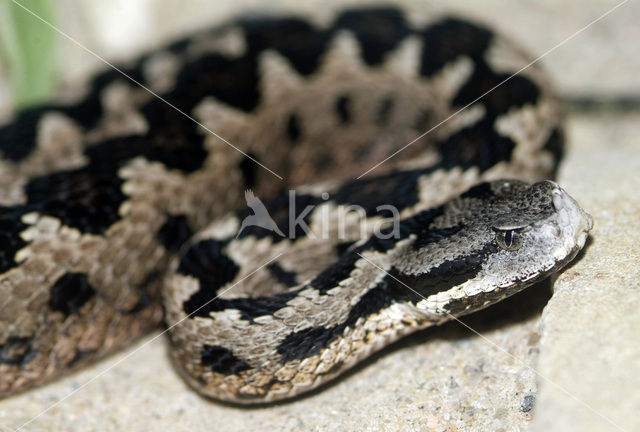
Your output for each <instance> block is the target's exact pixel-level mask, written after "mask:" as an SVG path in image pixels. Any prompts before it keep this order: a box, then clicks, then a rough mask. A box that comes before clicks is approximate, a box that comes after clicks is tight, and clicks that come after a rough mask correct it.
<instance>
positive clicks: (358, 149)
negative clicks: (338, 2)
mask: <svg viewBox="0 0 640 432" xmlns="http://www.w3.org/2000/svg"><path fill="white" fill-rule="evenodd" d="M528 62H529V58H528V57H527V56H526V55H525V54H523V52H522V51H521V50H520V49H519V48H517V47H515V46H514V45H512V44H511V43H510V42H509V41H507V40H505V39H503V38H502V37H500V36H499V35H496V34H495V33H494V32H493V31H491V30H490V29H488V28H486V27H484V26H482V25H480V24H475V23H472V22H469V21H467V20H465V19H461V18H458V17H453V16H433V17H430V18H428V19H421V20H419V19H416V18H413V17H410V16H407V15H406V14H405V13H403V12H402V11H401V10H399V9H396V8H394V7H372V8H357V9H348V10H342V11H339V12H336V13H335V14H334V15H333V16H332V17H331V19H330V20H325V21H324V22H321V21H317V20H316V21H314V20H312V19H306V18H301V17H297V16H279V17H273V16H250V17H241V18H238V19H236V20H233V21H232V22H229V23H228V24H224V25H221V26H218V27H216V28H213V29H210V30H206V31H201V32H199V33H196V34H194V35H192V36H190V37H188V38H184V39H181V40H178V41H175V42H174V43H172V44H170V45H167V46H165V47H163V48H160V49H157V50H155V51H153V52H149V53H147V54H145V55H142V56H141V57H139V58H137V59H135V60H133V61H130V62H129V63H127V64H124V65H123V66H121V71H122V72H124V73H126V74H127V75H128V76H129V77H131V78H133V79H134V80H136V81H138V82H139V83H142V84H144V86H146V89H145V88H143V87H140V86H138V85H136V84H135V83H133V82H132V81H130V80H129V79H127V78H126V77H125V76H124V75H123V74H121V73H120V72H118V71H115V70H113V69H109V70H105V71H104V72H102V73H99V74H97V75H95V76H94V77H93V78H92V80H91V81H90V82H89V84H87V85H86V86H85V88H83V89H82V91H81V92H80V91H79V92H77V93H76V94H74V95H72V96H69V95H63V96H64V97H62V96H61V97H60V98H59V99H56V100H55V101H53V102H51V103H48V104H44V105H40V106H36V107H32V108H27V109H24V110H22V111H20V112H17V113H16V114H15V115H14V117H13V118H12V119H11V120H10V121H9V122H7V123H5V124H4V125H2V126H0V395H2V396H7V395H11V394H14V393H16V392H19V391H23V390H25V389H28V388H31V387H33V386H35V385H39V384H42V383H45V382H47V381H50V380H51V379H53V378H56V377H58V376H60V375H62V374H64V373H67V372H69V371H71V370H74V369H77V368H80V367H82V366H84V365H86V364H88V363H90V362H93V361H95V360H96V359H99V358H101V357H104V356H105V355H107V354H109V353H112V352H114V351H116V350H118V349H121V348H122V347H124V346H126V345H128V344H130V343H131V342H132V341H133V340H135V339H137V338H139V337H141V336H142V335H144V334H146V333H148V332H149V331H151V330H152V329H156V328H158V327H159V326H160V325H161V323H162V322H164V324H165V326H166V327H167V333H168V334H169V341H170V342H169V345H170V347H171V350H170V356H171V358H172V361H173V363H174V364H175V366H176V369H177V370H178V371H179V373H180V374H181V375H182V376H184V378H185V379H186V381H187V382H188V383H189V384H190V385H191V386H192V387H193V388H195V389H197V390H198V391H199V392H201V393H202V394H204V395H207V396H210V397H213V398H215V399H219V400H225V401H230V402H235V403H242V404H249V403H262V402H269V401H275V400H280V399H285V398H288V397H291V396H294V395H298V394H301V393H304V392H306V391H308V390H310V389H312V388H315V387H317V386H318V385H320V384H322V383H325V382H327V381H329V380H331V379H332V378H333V377H336V376H338V375H339V374H341V373H342V372H344V371H345V370H347V369H348V368H350V367H351V366H353V365H354V364H356V363H357V362H358V361H360V360H361V359H363V358H365V357H367V356H368V355H370V354H371V353H373V352H375V351H377V350H379V349H381V348H382V347H384V346H385V345H387V344H389V343H390V342H392V341H394V340H396V339H398V338H399V337H401V336H403V335H406V334H408V333H410V332H413V331H416V330H417V329H421V328H425V327H427V326H430V325H435V324H439V323H442V322H444V321H447V320H449V319H451V318H453V317H458V316H461V315H463V314H467V313H470V312H473V311H475V310H478V309H481V308H484V307H486V306H488V305H490V304H493V303H495V302H497V301H499V300H501V299H503V298H505V297H507V296H509V295H512V294H514V293H516V292H518V291H520V290H522V289H523V288H525V287H526V286H528V285H530V284H531V283H533V282H534V281H537V280H539V279H541V278H544V277H546V276H548V275H549V274H551V273H553V272H556V271H557V270H559V269H560V268H562V267H563V266H564V265H565V264H566V263H567V262H569V261H570V260H571V259H573V257H574V256H575V255H576V253H577V252H578V250H579V249H580V248H581V247H582V246H583V245H584V243H585V239H586V237H587V233H588V231H589V229H590V228H591V226H592V221H591V217H590V216H589V215H588V214H586V213H585V212H584V211H583V210H582V209H581V208H580V207H579V206H578V204H577V203H576V202H575V201H574V200H573V199H572V198H571V197H569V195H567V194H566V192H564V191H563V190H562V189H561V188H560V187H559V186H558V185H557V184H555V183H554V182H552V181H548V180H545V179H547V178H551V177H553V175H554V173H555V171H556V169H557V164H558V162H559V159H560V157H561V155H562V150H563V132H562V110H561V109H560V107H559V103H558V101H557V98H556V97H555V95H554V93H553V91H552V89H551V86H550V85H549V82H548V78H547V76H546V75H545V73H544V72H543V71H542V70H541V69H540V68H539V67H538V66H537V65H536V64H534V65H532V66H531V67H528V68H526V69H524V70H522V71H521V72H520V73H518V74H517V75H515V76H513V77H511V78H509V77H510V76H511V75H512V74H514V72H516V71H518V70H519V69H521V68H522V67H523V66H525V65H527V63H528ZM148 90H151V91H152V92H154V93H155V94H157V95H160V96H161V97H162V99H160V98H157V97H155V96H154V95H153V94H151V92H149V91H148ZM167 102H169V103H170V104H172V105H173V106H170V105H169V104H168V103H167ZM175 108H179V109H180V110H181V111H182V112H183V113H184V114H187V115H188V116H191V117H192V118H189V117H188V116H185V115H183V113H180V112H178V111H176V109H175ZM461 108H465V109H464V110H462V111H461V112H459V113H458V112H457V111H459V110H460V109H461ZM193 120H197V122H198V123H199V124H198V123H196V122H195V121H193ZM207 129H208V130H210V131H215V133H216V134H217V136H216V135H214V134H210V133H208V131H207ZM425 131H430V132H429V133H428V134H426V135H425V134H424V132H425ZM219 137H223V138H224V139H225V140H226V142H225V141H224V140H221V139H219ZM416 137H420V139H417V140H416ZM408 143H411V145H407V144H408ZM230 144H232V145H230ZM234 146H235V147H236V148H233V147H234ZM238 150H241V151H238ZM396 153H397V155H396ZM389 156H394V157H393V158H391V159H389V161H387V162H385V163H384V164H382V165H380V166H379V167H376V169H375V170H373V171H372V172H370V173H367V175H366V176H363V177H358V176H360V175H361V174H363V173H365V172H367V170H369V169H370V168H371V167H373V166H375V165H376V164H378V163H379V162H380V161H382V160H385V158H388V157H389ZM265 168H268V169H265ZM274 173H277V174H278V175H279V176H281V177H282V180H281V179H279V178H278V177H277V176H276V175H274ZM505 178H508V179H510V180H503V179H505ZM245 197H246V199H247V204H249V207H248V208H243V198H245ZM293 208H295V211H293V212H292V209H293ZM256 209H259V210H260V211H258V210H256ZM383 210H387V211H386V212H385V211H383ZM264 212H266V214H268V215H269V218H268V219H269V220H268V222H269V223H270V225H269V224H266V225H265V223H262V222H260V223H250V222H251V221H255V220H257V219H259V218H257V216H259V215H258V214H257V213H264ZM245 222H246V223H245ZM263 222H264V221H263Z"/></svg>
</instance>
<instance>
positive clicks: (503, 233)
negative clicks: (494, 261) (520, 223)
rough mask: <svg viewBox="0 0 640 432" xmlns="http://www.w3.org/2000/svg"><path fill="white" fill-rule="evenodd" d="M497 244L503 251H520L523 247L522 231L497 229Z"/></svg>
mask: <svg viewBox="0 0 640 432" xmlns="http://www.w3.org/2000/svg"><path fill="white" fill-rule="evenodd" d="M495 231H496V243H498V246H500V247H501V248H502V249H506V250H508V251H514V250H518V249H520V246H522V236H521V235H520V230H517V229H505V230H501V229H496V230H495Z"/></svg>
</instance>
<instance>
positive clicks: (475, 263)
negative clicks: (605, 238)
mask: <svg viewBox="0 0 640 432" xmlns="http://www.w3.org/2000/svg"><path fill="white" fill-rule="evenodd" d="M453 227H458V229H455V230H453V229H452V228H453ZM592 227H593V219H592V217H591V216H590V215H589V214H587V213H586V212H585V211H584V210H583V209H582V208H581V207H580V206H579V205H578V203H577V202H576V201H575V200H574V199H573V198H572V197H571V196H569V194H567V192H565V191H564V190H563V189H562V188H561V187H559V186H558V185H557V184H556V183H554V182H552V181H542V182H538V183H534V184H531V185H529V184H527V183H523V182H520V181H515V180H498V181H493V182H488V183H482V184H480V185H477V186H475V187H473V188H471V189H469V190H468V191H467V192H465V193H463V194H462V195H461V196H460V197H458V198H456V199H454V200H452V201H450V202H449V203H447V204H445V205H444V206H443V212H442V215H441V216H440V217H439V218H436V219H434V221H433V223H432V224H431V226H430V227H429V229H427V230H426V231H425V233H429V232H430V231H433V230H437V231H439V232H446V230H447V229H448V230H450V231H449V232H452V233H453V234H452V235H450V236H444V237H442V238H439V239H438V240H437V241H433V242H425V241H422V242H421V248H420V250H418V251H417V253H416V254H415V257H414V258H410V259H407V260H405V262H403V263H400V264H399V265H398V266H397V271H398V273H397V274H398V275H399V278H400V279H401V280H404V282H407V283H408V284H409V285H413V286H414V287H415V289H416V291H417V292H418V293H419V295H420V297H421V298H422V300H419V301H418V302H417V303H416V306H417V307H418V308H419V309H421V310H422V311H425V312H428V313H429V314H436V315H441V314H451V315H460V314H464V313H469V312H472V311H474V310H478V309H481V308H483V307H486V306H488V305H490V304H493V303H495V302H497V301H499V300H501V299H503V298H505V297H507V296H510V295H512V294H515V293H516V292H518V291H520V290H522V289H524V288H525V287H527V286H529V285H531V284H532V283H534V282H535V281H537V280H540V279H542V278H544V277H546V276H548V275H550V274H552V273H554V272H556V271H558V270H560V269H561V268H562V267H564V266H565V265H566V264H567V263H568V262H570V261H571V260H572V259H573V258H574V257H575V256H576V254H577V253H578V251H579V250H580V249H582V247H583V246H584V244H585V241H586V238H587V236H588V232H589V230H591V228H592ZM419 242H420V239H419V238H418V241H417V242H416V243H419ZM414 244H415V243H414ZM427 256H430V257H438V258H437V259H433V258H431V259H430V260H429V261H428V263H429V264H428V266H427V267H426V268H424V267H423V268H422V269H419V266H420V263H423V264H424V263H426V262H427V261H426V260H425V257H427Z"/></svg>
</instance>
